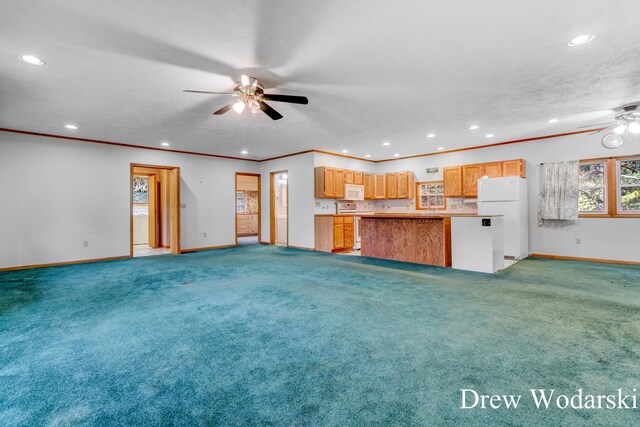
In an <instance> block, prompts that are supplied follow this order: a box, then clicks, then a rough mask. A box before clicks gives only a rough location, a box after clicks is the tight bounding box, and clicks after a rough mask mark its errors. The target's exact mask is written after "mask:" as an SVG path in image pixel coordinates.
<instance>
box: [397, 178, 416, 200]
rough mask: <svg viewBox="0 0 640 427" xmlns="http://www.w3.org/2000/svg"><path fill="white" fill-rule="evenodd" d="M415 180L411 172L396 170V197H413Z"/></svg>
mask: <svg viewBox="0 0 640 427" xmlns="http://www.w3.org/2000/svg"><path fill="white" fill-rule="evenodd" d="M415 182H416V180H415V175H414V174H413V172H398V192H397V195H398V199H413V190H414V185H415Z"/></svg>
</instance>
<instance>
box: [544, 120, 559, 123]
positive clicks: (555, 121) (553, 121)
mask: <svg viewBox="0 0 640 427" xmlns="http://www.w3.org/2000/svg"><path fill="white" fill-rule="evenodd" d="M559 121H560V120H558V119H549V120H547V123H558V122H559Z"/></svg>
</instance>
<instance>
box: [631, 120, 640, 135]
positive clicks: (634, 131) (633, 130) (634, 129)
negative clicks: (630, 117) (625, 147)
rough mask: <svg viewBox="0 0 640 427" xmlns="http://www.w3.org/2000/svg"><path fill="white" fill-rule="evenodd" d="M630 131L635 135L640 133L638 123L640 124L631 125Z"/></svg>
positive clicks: (632, 123)
mask: <svg viewBox="0 0 640 427" xmlns="http://www.w3.org/2000/svg"><path fill="white" fill-rule="evenodd" d="M629 131H630V132H631V133H635V134H638V133H640V123H638V122H631V123H629Z"/></svg>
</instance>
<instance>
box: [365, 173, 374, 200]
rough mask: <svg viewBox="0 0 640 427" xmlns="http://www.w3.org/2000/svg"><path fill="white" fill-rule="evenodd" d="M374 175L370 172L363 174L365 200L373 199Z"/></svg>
mask: <svg viewBox="0 0 640 427" xmlns="http://www.w3.org/2000/svg"><path fill="white" fill-rule="evenodd" d="M374 179H375V175H374V174H372V173H365V174H364V199H365V200H373V199H375V182H374Z"/></svg>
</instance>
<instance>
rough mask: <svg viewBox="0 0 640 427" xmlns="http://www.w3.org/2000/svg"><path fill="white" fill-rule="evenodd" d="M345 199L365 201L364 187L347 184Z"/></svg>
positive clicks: (345, 186)
mask: <svg viewBox="0 0 640 427" xmlns="http://www.w3.org/2000/svg"><path fill="white" fill-rule="evenodd" d="M344 199H345V200H364V185H357V184H345V185H344Z"/></svg>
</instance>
